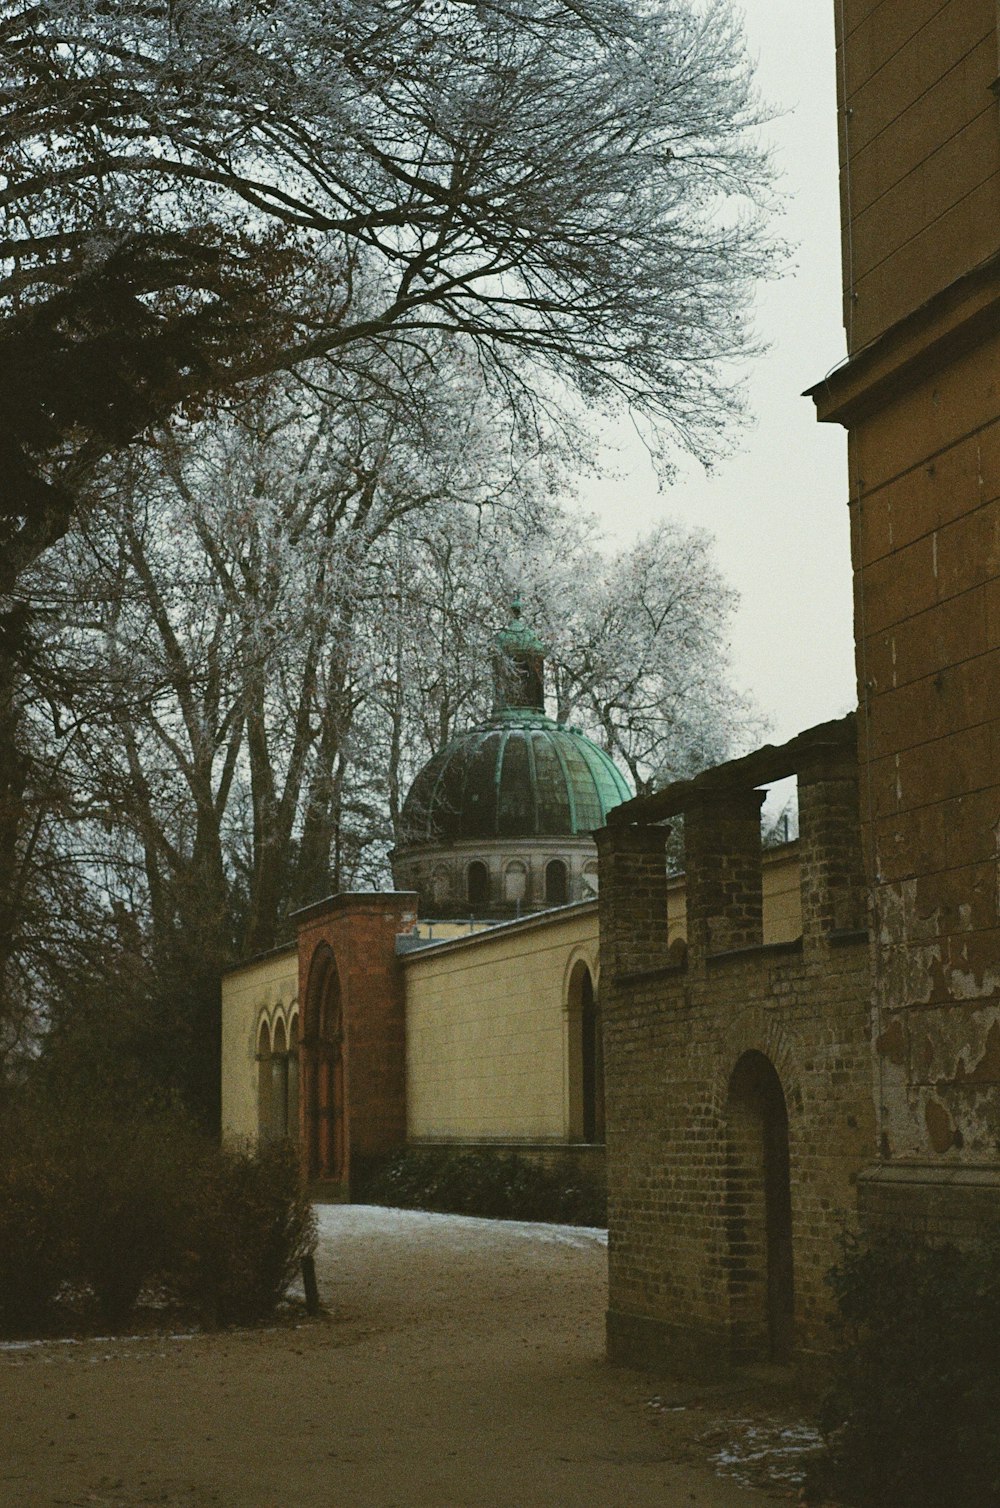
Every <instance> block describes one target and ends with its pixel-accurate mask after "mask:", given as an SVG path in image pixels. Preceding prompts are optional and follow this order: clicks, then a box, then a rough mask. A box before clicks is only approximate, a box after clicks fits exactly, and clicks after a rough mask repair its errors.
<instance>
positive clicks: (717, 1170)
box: [598, 719, 874, 1364]
mask: <svg viewBox="0 0 1000 1508" xmlns="http://www.w3.org/2000/svg"><path fill="white" fill-rule="evenodd" d="M831 726H833V727H834V733H833V734H831V735H830V736H829V737H828V739H827V743H826V744H824V746H823V747H822V748H819V747H817V748H816V749H814V750H813V751H812V753H809V752H808V751H807V752H806V753H805V754H803V755H802V758H801V760H800V763H801V768H800V770H799V795H800V839H799V844H798V856H797V860H798V861H797V863H796V865H795V873H796V875H797V879H798V887H797V888H798V891H799V907H798V910H799V918H800V921H799V928H798V935H797V937H796V938H795V939H794V940H791V941H789V940H785V941H782V942H769V941H767V940H766V934H765V926H764V905H763V895H764V884H763V868H764V866H763V865H762V860H761V852H760V827H759V809H760V803H761V799H762V797H761V792H760V791H759V790H756V789H754V788H753V785H754V783H756V781H757V780H758V779H759V778H761V777H760V776H754V774H753V773H751V776H750V781H751V783H750V784H749V785H746V784H744V783H741V781H740V780H739V778H738V774H734V775H733V776H732V778H731V780H730V781H729V782H728V783H727V780H726V779H725V774H724V770H723V771H720V772H710V775H711V777H713V778H715V777H721V778H719V779H716V783H715V785H711V784H701V785H700V784H699V782H698V781H695V782H692V783H691V785H690V786H689V787H688V788H687V789H685V790H684V791H683V792H682V794H681V796H679V797H678V801H677V804H676V806H675V808H674V809H675V810H681V809H682V810H683V812H684V824H685V841H686V848H687V859H686V870H687V876H686V881H687V883H686V909H687V937H688V955H687V960H686V963H685V964H678V963H675V962H673V961H672V960H671V955H670V952H669V948H668V929H667V926H666V925H665V921H666V910H667V893H666V892H667V888H668V887H667V885H666V882H665V881H664V879H663V878H662V859H661V855H662V852H663V844H664V840H665V830H664V828H663V827H662V826H656V825H644V824H643V823H642V822H641V820H636V819H637V818H641V817H642V815H643V813H642V803H640V802H636V803H633V804H632V806H633V810H632V811H629V810H628V809H626V808H623V809H622V814H623V818H624V820H621V819H620V820H619V822H618V823H615V822H614V821H613V822H612V824H611V825H609V827H608V828H607V829H605V831H604V832H603V833H602V834H599V837H598V842H599V849H600V854H601V896H600V909H601V952H602V959H603V966H604V974H603V991H602V995H603V1011H604V1032H605V1069H606V1075H607V1100H608V1188H609V1222H610V1230H609V1312H608V1342H609V1350H610V1354H611V1355H612V1356H613V1357H615V1358H618V1359H621V1360H626V1361H632V1362H637V1361H655V1360H658V1359H664V1358H667V1359H669V1358H671V1357H673V1358H674V1359H676V1358H677V1357H678V1356H679V1355H686V1356H687V1357H688V1359H689V1360H698V1361H700V1362H702V1363H708V1364H711V1363H717V1362H718V1361H719V1360H721V1359H725V1358H729V1357H731V1356H733V1355H736V1356H765V1355H767V1354H790V1353H795V1352H802V1351H808V1350H810V1349H819V1348H822V1347H823V1346H824V1344H825V1341H826V1335H825V1324H826V1317H827V1315H828V1313H829V1307H830V1300H829V1293H828V1290H827V1287H826V1284H825V1282H824V1275H825V1273H826V1272H827V1270H828V1269H829V1267H830V1265H831V1264H832V1262H833V1261H834V1259H835V1256H836V1252H837V1240H838V1236H839V1233H840V1230H841V1226H842V1223H843V1222H844V1220H845V1219H847V1220H849V1219H850V1218H851V1216H852V1213H853V1211H854V1209H855V1208H856V1197H857V1196H856V1182H857V1178H858V1175H859V1173H860V1172H861V1170H862V1169H863V1168H864V1167H865V1165H866V1164H867V1163H868V1162H869V1161H870V1160H871V1157H872V1152H873V1146H874V1114H873V1106H872V1096H871V1080H870V1052H869V1042H868V1001H869V970H868V960H869V944H868V933H867V930H866V928H865V926H864V919H865V906H864V886H863V877H862V870H861V852H860V841H859V828H858V816H857V769H856V759H855V755H854V747H853V740H854V725H853V721H852V720H850V719H849V720H847V721H846V722H845V723H844V724H843V725H831ZM805 737H806V735H803V738H805ZM827 745H829V746H827ZM779 752H780V751H779ZM734 769H735V767H734ZM780 773H781V774H786V773H788V771H787V770H785V769H782V770H781V771H780ZM763 778H776V777H775V776H773V775H768V774H767V773H766V772H765V773H764V775H763ZM678 790H680V788H678ZM665 796H666V797H667V798H669V793H665ZM658 799H659V800H661V805H662V801H663V798H655V797H654V798H651V800H652V801H654V802H655V801H656V800H658ZM665 814H666V813H665V810H664V811H661V812H659V813H657V812H656V811H654V810H652V808H650V809H649V811H648V813H647V815H648V816H649V817H650V818H651V819H652V820H653V821H655V820H656V818H657V816H662V815H665ZM786 873H787V868H786ZM748 1086H749V1087H748ZM782 1172H783V1179H784V1182H783V1188H782V1187H781V1186H780V1185H781V1184H782ZM782 1198H783V1199H784V1201H785V1206H784V1213H782V1209H781V1207H780V1206H781V1200H782ZM782 1242H784V1243H785V1244H784V1245H782ZM775 1294H777V1299H778V1305H779V1309H780V1304H781V1303H784V1304H785V1305H786V1311H787V1312H785V1311H782V1312H781V1313H779V1314H778V1315H777V1318H776V1319H774V1321H773V1323H772V1308H773V1303H774V1299H775Z"/></svg>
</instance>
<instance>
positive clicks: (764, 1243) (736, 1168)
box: [726, 1051, 794, 1361]
mask: <svg viewBox="0 0 1000 1508" xmlns="http://www.w3.org/2000/svg"><path fill="white" fill-rule="evenodd" d="M726 1237H727V1252H726V1264H727V1276H728V1285H729V1312H730V1329H731V1335H732V1342H733V1350H734V1354H735V1357H736V1359H738V1360H740V1361H762V1360H772V1361H785V1360H787V1359H788V1358H789V1356H790V1355H791V1351H792V1339H793V1326H794V1278H793V1251H792V1200H791V1178H790V1165H789V1148H788V1108H787V1105H786V1103H785V1094H784V1090H783V1089H782V1087H781V1080H780V1079H779V1077H778V1074H777V1071H776V1069H775V1067H774V1064H773V1063H772V1062H771V1060H770V1058H768V1057H765V1055H764V1054H763V1053H762V1052H756V1051H751V1052H746V1053H744V1054H743V1056H742V1057H741V1058H740V1059H739V1061H738V1062H737V1064H736V1067H735V1068H734V1069H733V1073H732V1076H731V1078H730V1080H729V1093H728V1096H727V1101H726Z"/></svg>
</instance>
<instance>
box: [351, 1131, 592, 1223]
mask: <svg viewBox="0 0 1000 1508" xmlns="http://www.w3.org/2000/svg"><path fill="white" fill-rule="evenodd" d="M358 1197H359V1200H360V1202H361V1203H363V1204H386V1205H390V1206H394V1207H396V1208H398V1209H418V1210H438V1211H440V1212H441V1213H443V1214H451V1215H480V1216H485V1217H488V1218H492V1219H500V1220H553V1221H561V1222H564V1223H566V1224H570V1225H606V1224H607V1201H606V1199H605V1198H604V1196H603V1195H602V1193H601V1191H600V1190H599V1189H597V1188H596V1187H594V1186H592V1185H590V1184H587V1183H586V1182H585V1181H583V1180H575V1181H572V1182H569V1181H567V1179H566V1177H565V1175H564V1174H563V1173H562V1172H559V1171H556V1170H554V1169H551V1168H546V1167H544V1166H541V1165H539V1164H538V1163H535V1162H531V1161H529V1160H528V1159H527V1158H526V1157H522V1156H520V1155H519V1154H517V1153H515V1152H506V1151H500V1150H499V1149H498V1150H495V1151H494V1150H492V1149H490V1148H485V1147H483V1148H475V1149H458V1148H454V1147H407V1148H405V1149H404V1150H403V1151H401V1152H397V1153H394V1154H393V1156H392V1157H390V1158H388V1159H387V1160H386V1161H385V1162H384V1163H382V1164H381V1165H380V1166H379V1167H378V1168H376V1169H375V1171H374V1172H373V1173H372V1174H371V1175H370V1177H369V1178H368V1179H367V1180H366V1181H365V1184H364V1186H363V1187H362V1189H361V1190H360V1192H359V1195H358Z"/></svg>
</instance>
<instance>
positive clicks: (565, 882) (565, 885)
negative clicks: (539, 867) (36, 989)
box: [545, 859, 569, 906]
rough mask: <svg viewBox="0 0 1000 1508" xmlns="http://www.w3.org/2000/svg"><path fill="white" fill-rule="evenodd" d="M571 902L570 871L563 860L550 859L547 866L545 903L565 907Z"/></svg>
mask: <svg viewBox="0 0 1000 1508" xmlns="http://www.w3.org/2000/svg"><path fill="white" fill-rule="evenodd" d="M568 900H569V871H568V869H567V868H566V865H565V864H564V863H563V861H562V859H550V860H549V862H548V863H547V864H546V866H545V903H546V905H547V906H565V904H566V902H567V901H568Z"/></svg>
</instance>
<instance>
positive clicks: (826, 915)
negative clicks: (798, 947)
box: [799, 753, 867, 950]
mask: <svg viewBox="0 0 1000 1508" xmlns="http://www.w3.org/2000/svg"><path fill="white" fill-rule="evenodd" d="M799 864H800V885H801V889H802V942H803V946H804V947H805V948H806V949H807V950H811V949H815V948H817V947H826V946H827V944H828V943H829V941H830V939H831V938H834V939H836V937H837V935H838V934H840V935H847V934H852V933H857V932H860V931H863V930H864V929H865V928H866V926H867V887H866V885H865V876H864V860H863V856H862V850H861V823H860V819H859V813H858V774H857V762H856V761H853V762H852V761H850V760H849V759H848V758H847V757H846V756H844V755H838V754H836V753H831V754H829V755H826V756H824V755H820V756H818V757H817V758H815V759H813V760H810V762H809V764H808V765H806V766H804V767H803V768H802V769H800V770H799Z"/></svg>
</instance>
